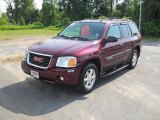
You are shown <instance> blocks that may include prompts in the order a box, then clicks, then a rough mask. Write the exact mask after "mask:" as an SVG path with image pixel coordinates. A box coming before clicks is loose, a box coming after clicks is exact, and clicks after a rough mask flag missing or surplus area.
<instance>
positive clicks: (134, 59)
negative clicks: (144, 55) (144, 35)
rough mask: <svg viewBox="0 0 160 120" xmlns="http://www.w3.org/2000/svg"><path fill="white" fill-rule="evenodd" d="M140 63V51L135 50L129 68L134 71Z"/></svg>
mask: <svg viewBox="0 0 160 120" xmlns="http://www.w3.org/2000/svg"><path fill="white" fill-rule="evenodd" d="M137 62H138V51H137V50H136V49H135V50H134V51H133V53H132V56H131V60H130V62H129V68H130V69H134V68H135V67H136V65H137Z"/></svg>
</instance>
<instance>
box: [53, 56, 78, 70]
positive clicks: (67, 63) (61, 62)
mask: <svg viewBox="0 0 160 120" xmlns="http://www.w3.org/2000/svg"><path fill="white" fill-rule="evenodd" d="M56 66H57V67H64V68H70V67H76V66H77V58H76V57H72V56H68V57H59V58H58V60H57V63H56Z"/></svg>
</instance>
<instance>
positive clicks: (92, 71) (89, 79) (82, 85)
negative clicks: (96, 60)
mask: <svg viewBox="0 0 160 120" xmlns="http://www.w3.org/2000/svg"><path fill="white" fill-rule="evenodd" d="M97 80H98V70H97V67H96V65H95V64H92V63H89V64H87V65H86V66H85V67H83V68H82V71H81V74H80V78H79V81H78V84H77V85H76V86H75V88H76V90H78V91H79V92H81V93H84V94H87V93H90V92H91V91H92V90H93V89H94V87H95V85H96V81H97Z"/></svg>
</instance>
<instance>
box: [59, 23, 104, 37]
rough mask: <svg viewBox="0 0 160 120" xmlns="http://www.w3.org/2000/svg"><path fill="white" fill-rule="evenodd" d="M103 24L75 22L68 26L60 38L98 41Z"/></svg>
mask: <svg viewBox="0 0 160 120" xmlns="http://www.w3.org/2000/svg"><path fill="white" fill-rule="evenodd" d="M104 25H105V23H100V22H75V23H72V24H71V25H69V26H68V27H67V28H66V29H65V30H64V31H63V32H62V33H61V34H60V36H63V37H69V38H84V39H89V40H96V39H99V37H100V35H101V33H102V30H103V28H104Z"/></svg>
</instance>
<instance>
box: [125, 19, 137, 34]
mask: <svg viewBox="0 0 160 120" xmlns="http://www.w3.org/2000/svg"><path fill="white" fill-rule="evenodd" d="M128 25H129V27H130V29H131V32H132V35H137V34H139V30H138V28H137V26H136V25H135V23H132V22H130V23H129V24H128Z"/></svg>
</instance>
